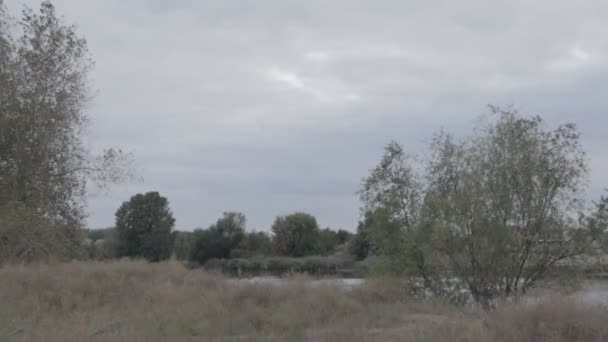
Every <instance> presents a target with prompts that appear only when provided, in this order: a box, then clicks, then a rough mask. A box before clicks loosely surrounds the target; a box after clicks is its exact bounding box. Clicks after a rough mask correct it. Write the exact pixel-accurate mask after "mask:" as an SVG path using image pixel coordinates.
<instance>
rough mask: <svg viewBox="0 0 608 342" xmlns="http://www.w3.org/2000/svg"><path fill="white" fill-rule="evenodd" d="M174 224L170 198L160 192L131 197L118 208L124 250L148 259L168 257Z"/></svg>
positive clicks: (119, 228)
mask: <svg viewBox="0 0 608 342" xmlns="http://www.w3.org/2000/svg"><path fill="white" fill-rule="evenodd" d="M174 225H175V219H174V218H173V214H172V213H171V210H170V209H169V201H168V200H167V199H166V198H165V197H162V196H161V195H160V194H159V193H158V192H147V193H145V194H137V195H135V196H133V197H131V199H130V200H129V201H127V202H124V203H123V204H122V205H121V206H120V208H119V209H118V210H117V211H116V228H117V229H118V234H119V239H120V243H121V250H122V253H121V254H122V255H123V256H128V257H143V258H145V259H147V260H149V261H160V260H165V259H168V258H169V257H170V256H171V240H172V239H171V231H172V230H173V227H174Z"/></svg>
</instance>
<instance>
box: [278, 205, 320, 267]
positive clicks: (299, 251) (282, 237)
mask: <svg viewBox="0 0 608 342" xmlns="http://www.w3.org/2000/svg"><path fill="white" fill-rule="evenodd" d="M271 229H272V233H273V234H274V236H273V244H274V247H275V251H276V252H277V253H278V254H279V255H285V256H294V257H301V256H306V255H312V254H315V253H317V252H319V225H318V224H317V219H316V218H315V217H314V216H312V215H310V214H306V213H294V214H291V215H287V216H279V217H277V218H276V219H275V221H274V223H273V224H272V228H271Z"/></svg>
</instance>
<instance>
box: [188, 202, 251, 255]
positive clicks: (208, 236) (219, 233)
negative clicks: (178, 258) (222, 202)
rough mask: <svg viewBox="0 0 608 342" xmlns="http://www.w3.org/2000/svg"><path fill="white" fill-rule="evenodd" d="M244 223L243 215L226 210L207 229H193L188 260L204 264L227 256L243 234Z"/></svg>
mask: <svg viewBox="0 0 608 342" xmlns="http://www.w3.org/2000/svg"><path fill="white" fill-rule="evenodd" d="M245 223H246V218H245V215H243V214H241V213H237V212H226V213H224V215H223V217H222V218H220V219H219V220H217V222H216V223H215V224H214V225H212V226H211V227H209V228H208V229H205V230H202V229H197V230H195V231H194V236H193V246H192V249H191V250H190V257H189V260H190V261H193V262H198V263H200V264H204V263H205V262H207V260H209V259H213V258H217V259H225V258H229V257H230V254H231V252H232V251H233V250H234V249H235V248H236V247H237V246H238V245H239V243H240V242H241V240H242V239H243V236H244V235H245Z"/></svg>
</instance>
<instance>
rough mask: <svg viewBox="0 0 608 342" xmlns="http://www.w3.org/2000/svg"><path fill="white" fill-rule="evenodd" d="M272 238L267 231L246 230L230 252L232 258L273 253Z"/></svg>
mask: <svg viewBox="0 0 608 342" xmlns="http://www.w3.org/2000/svg"><path fill="white" fill-rule="evenodd" d="M272 252H273V250H272V240H271V238H270V235H268V234H267V233H266V232H246V233H245V235H244V236H243V239H242V240H241V242H240V243H239V244H238V246H237V247H236V248H235V249H234V250H233V251H232V252H231V253H230V257H232V258H250V257H256V256H268V255H271V254H272Z"/></svg>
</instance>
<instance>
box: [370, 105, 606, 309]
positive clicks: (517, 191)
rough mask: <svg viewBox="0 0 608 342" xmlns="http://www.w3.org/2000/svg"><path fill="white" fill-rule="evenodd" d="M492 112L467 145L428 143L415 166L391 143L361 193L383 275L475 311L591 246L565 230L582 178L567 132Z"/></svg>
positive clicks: (579, 156) (568, 128) (581, 158)
mask: <svg viewBox="0 0 608 342" xmlns="http://www.w3.org/2000/svg"><path fill="white" fill-rule="evenodd" d="M491 110H492V113H493V115H494V116H493V120H492V121H490V123H489V124H487V125H482V126H480V127H478V128H477V129H476V131H475V134H474V135H473V136H471V137H468V138H466V139H464V140H462V141H460V142H457V141H455V139H454V138H453V137H451V136H450V135H448V134H446V133H443V132H441V133H440V134H438V135H436V136H435V138H434V139H433V142H432V144H431V151H430V153H428V155H429V156H430V158H429V159H428V162H427V163H426V164H423V165H416V164H414V163H413V161H415V159H414V158H409V157H408V156H406V154H405V153H404V151H403V149H402V148H401V146H399V145H398V144H396V143H390V144H389V145H388V146H387V147H386V150H385V155H384V156H383V158H382V160H381V162H380V163H379V165H378V166H377V167H376V168H375V169H374V170H372V172H371V174H370V176H369V177H367V178H366V179H365V180H364V183H363V187H362V190H361V192H360V196H361V200H362V202H363V209H364V211H365V212H372V213H373V219H372V221H373V223H372V224H371V225H369V227H370V229H368V230H367V234H368V236H369V241H370V246H371V247H372V249H373V250H374V253H375V254H378V255H379V256H384V257H386V258H385V259H386V260H388V261H389V262H390V267H389V269H391V270H397V271H398V272H400V273H402V274H407V275H410V276H413V277H414V278H416V279H422V286H423V287H424V288H426V289H427V290H431V291H433V292H435V293H436V294H441V293H442V292H445V291H446V289H447V288H450V289H452V290H453V291H451V292H456V291H460V288H462V287H464V288H466V289H467V290H468V291H469V292H470V294H471V295H472V296H473V298H474V299H475V300H476V301H478V302H480V303H481V304H483V305H484V306H489V305H491V302H492V301H493V300H494V299H495V298H496V297H500V296H510V295H519V294H522V293H525V291H526V290H527V289H528V288H529V287H531V286H533V285H534V284H535V283H536V282H537V281H538V280H539V279H540V278H542V277H543V276H545V275H546V274H548V272H550V271H551V270H552V269H553V268H554V267H555V265H556V264H557V263H558V262H560V261H562V260H567V259H570V258H572V257H574V256H577V255H580V254H583V253H585V252H586V251H587V248H588V246H589V243H588V242H589V241H590V235H589V234H588V233H589V229H585V228H588V227H587V226H585V225H577V224H576V222H575V220H574V218H575V217H577V216H578V214H579V210H580V203H581V199H580V198H579V197H578V196H579V194H580V190H581V188H582V186H583V185H584V182H585V178H586V175H587V164H586V158H585V153H584V152H583V151H582V148H581V145H580V142H579V133H578V132H577V130H576V127H575V126H574V125H573V124H566V125H562V126H559V127H558V128H556V129H554V130H547V129H546V128H545V127H544V124H543V121H542V120H541V119H540V118H539V117H532V118H527V117H522V116H520V115H519V114H518V113H516V112H513V111H503V110H500V109H498V108H495V107H491ZM416 170H426V176H425V177H421V176H420V175H419V174H418V172H417V171H416ZM599 221H600V220H597V222H599ZM446 279H456V283H455V284H446V283H445V282H446ZM443 294H445V295H449V294H447V293H443Z"/></svg>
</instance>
